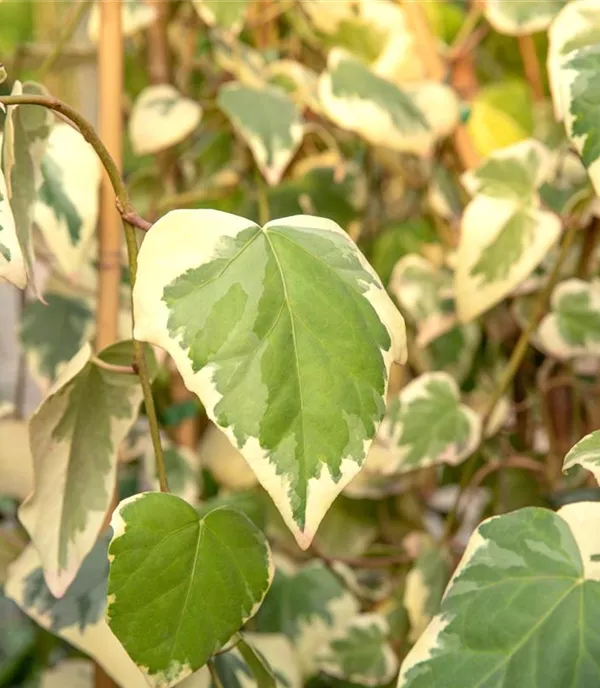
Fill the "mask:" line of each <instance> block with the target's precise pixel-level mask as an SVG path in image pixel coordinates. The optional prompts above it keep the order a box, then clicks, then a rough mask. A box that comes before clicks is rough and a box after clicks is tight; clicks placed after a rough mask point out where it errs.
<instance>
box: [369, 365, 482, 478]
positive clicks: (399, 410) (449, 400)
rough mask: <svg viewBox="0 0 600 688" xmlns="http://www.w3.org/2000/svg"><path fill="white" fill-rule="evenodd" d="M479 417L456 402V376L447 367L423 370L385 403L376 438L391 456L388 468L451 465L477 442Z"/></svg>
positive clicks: (458, 394)
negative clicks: (444, 369)
mask: <svg viewBox="0 0 600 688" xmlns="http://www.w3.org/2000/svg"><path fill="white" fill-rule="evenodd" d="M480 436H481V419H480V418H479V416H478V415H477V414H476V413H475V412H474V411H473V410H472V409H470V408H469V407H468V406H465V405H464V404H461V403H460V391H459V388H458V385H457V383H456V381H455V380H454V379H453V378H452V377H451V376H450V375H448V374H447V373H442V372H434V373H425V374H423V375H421V376H419V377H418V378H416V379H415V380H412V381H411V382H409V383H408V385H406V386H405V387H403V388H402V390H401V391H400V392H399V394H398V395H397V396H396V397H395V398H393V399H392V400H391V401H390V402H389V404H388V411H387V414H386V416H385V418H384V420H383V423H382V424H381V430H380V432H379V435H378V439H379V440H380V441H381V442H383V443H384V445H385V446H386V448H388V449H390V450H391V451H392V453H393V455H394V456H395V465H394V466H391V465H390V466H389V469H388V470H389V471H390V472H391V473H403V472H408V471H414V470H416V469H418V468H426V467H428V466H434V465H438V464H442V463H443V464H449V465H451V466H456V465H458V464H460V463H461V462H462V461H464V460H465V459H466V458H467V457H468V456H469V455H470V454H471V453H472V452H473V451H474V450H475V448H476V447H477V445H478V444H479V439H480Z"/></svg>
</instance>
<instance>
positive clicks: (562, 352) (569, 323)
mask: <svg viewBox="0 0 600 688" xmlns="http://www.w3.org/2000/svg"><path fill="white" fill-rule="evenodd" d="M550 306H551V307H550V312H549V313H547V314H546V316H545V317H544V319H543V320H542V322H541V323H540V326H539V329H538V341H539V344H540V345H541V346H542V348H543V349H545V350H546V351H547V352H549V353H550V354H551V355H552V356H556V357H557V358H562V359H567V358H573V357H574V356H585V355H590V356H597V355H598V354H600V310H599V309H600V281H598V280H594V281H592V282H586V281H584V280H580V279H576V278H573V279H570V280H567V281H565V282H562V283H561V284H559V285H558V286H557V287H556V288H555V289H554V291H553V293H552V298H551V302H550Z"/></svg>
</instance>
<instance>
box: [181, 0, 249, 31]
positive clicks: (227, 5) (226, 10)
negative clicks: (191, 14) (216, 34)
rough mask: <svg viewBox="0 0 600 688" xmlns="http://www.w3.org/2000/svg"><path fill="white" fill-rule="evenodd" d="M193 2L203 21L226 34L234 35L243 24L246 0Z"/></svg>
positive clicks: (201, 0) (194, 0) (195, 0)
mask: <svg viewBox="0 0 600 688" xmlns="http://www.w3.org/2000/svg"><path fill="white" fill-rule="evenodd" d="M193 4H194V7H195V8H196V12H198V16H199V17H200V19H202V21H203V22H205V23H206V24H208V26H218V27H219V28H220V29H222V30H223V31H224V32H225V33H226V34H228V35H233V36H236V35H237V34H238V33H239V32H240V31H241V30H242V27H243V26H244V20H245V18H246V11H247V9H248V0H228V2H222V0H193Z"/></svg>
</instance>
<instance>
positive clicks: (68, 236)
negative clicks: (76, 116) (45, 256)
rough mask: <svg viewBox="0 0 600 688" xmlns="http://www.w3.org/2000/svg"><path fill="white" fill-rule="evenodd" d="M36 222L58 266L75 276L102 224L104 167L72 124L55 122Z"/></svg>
mask: <svg viewBox="0 0 600 688" xmlns="http://www.w3.org/2000/svg"><path fill="white" fill-rule="evenodd" d="M41 171H42V180H43V181H42V185H41V187H40V189H39V193H38V197H37V202H36V204H35V210H34V219H35V222H36V224H37V226H38V227H39V228H40V230H41V232H42V235H43V237H44V241H45V242H46V244H47V245H48V248H49V249H50V251H51V252H52V256H53V258H54V259H55V260H56V263H57V264H58V266H59V267H60V268H61V270H63V271H64V272H65V273H66V274H67V275H68V274H71V273H74V272H77V271H78V270H79V269H80V267H81V264H82V262H83V261H84V260H85V259H86V258H87V257H88V256H89V252H90V250H91V242H92V239H93V237H94V233H95V231H96V223H97V221H98V191H99V188H100V179H101V166H100V162H99V160H98V157H97V155H96V153H95V152H94V149H93V148H92V147H91V146H90V144H89V143H88V142H87V141H86V140H85V139H84V138H83V136H81V134H80V133H79V132H78V131H76V130H75V129H73V127H71V126H70V125H68V124H65V123H60V124H57V125H56V126H55V127H54V128H53V129H52V133H51V134H50V137H49V139H48V147H47V149H46V153H45V155H44V158H43V160H42V166H41Z"/></svg>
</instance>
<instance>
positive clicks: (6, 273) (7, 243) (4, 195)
mask: <svg viewBox="0 0 600 688" xmlns="http://www.w3.org/2000/svg"><path fill="white" fill-rule="evenodd" d="M0 278H3V279H5V280H8V281H9V282H11V283H12V284H14V285H15V287H18V288H19V289H25V287H26V285H27V274H26V272H25V263H24V261H23V254H22V252H21V246H20V245H19V239H18V237H17V233H16V229H15V218H14V217H13V213H12V210H11V207H10V203H9V201H8V190H7V188H6V179H5V178H4V174H3V172H2V170H0Z"/></svg>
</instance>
